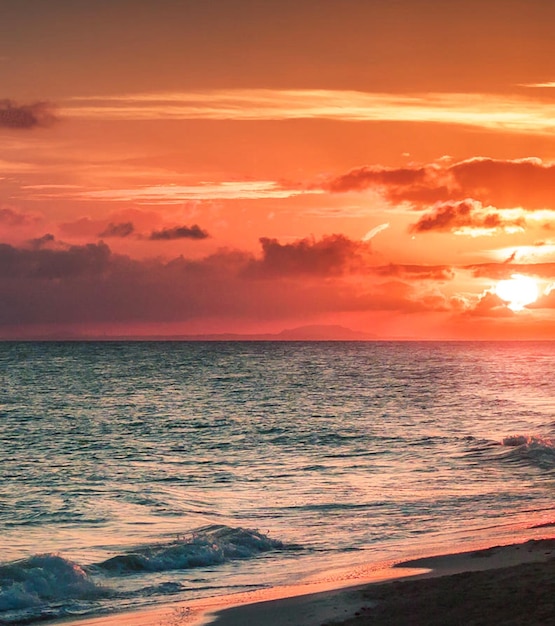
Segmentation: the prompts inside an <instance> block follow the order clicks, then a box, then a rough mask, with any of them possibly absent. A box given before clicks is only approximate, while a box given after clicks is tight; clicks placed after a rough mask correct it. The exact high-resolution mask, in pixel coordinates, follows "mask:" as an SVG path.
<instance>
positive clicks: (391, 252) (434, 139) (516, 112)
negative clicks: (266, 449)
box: [0, 0, 555, 340]
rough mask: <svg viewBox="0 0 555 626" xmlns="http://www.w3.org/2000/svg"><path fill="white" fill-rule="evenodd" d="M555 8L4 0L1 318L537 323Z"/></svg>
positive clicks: (421, 330) (93, 328)
mask: <svg viewBox="0 0 555 626" xmlns="http://www.w3.org/2000/svg"><path fill="white" fill-rule="evenodd" d="M554 24H555V3H553V2H551V1H549V0H490V1H488V2H483V0H480V1H478V0H452V1H451V2H443V1H439V0H436V1H431V0H389V1H387V2H385V1H382V0H379V1H378V0H295V1H291V0H279V1H277V0H276V1H273V0H266V1H262V0H156V1H154V0H150V1H145V0H48V2H45V1H44V0H17V1H15V0H0V86H1V91H0V294H1V298H0V339H16V338H47V339H48V338H80V337H106V338H110V337H152V336H156V337H158V336H168V337H169V336H179V335H206V334H218V333H236V334H260V333H279V332H281V331H282V330H283V329H287V328H295V327H298V326H309V325H340V326H344V327H347V328H350V329H353V330H355V331H360V332H363V333H367V334H368V335H369V336H372V337H375V338H378V339H418V340H452V339H454V340H483V339H555V219H554V218H555V36H554V35H555V26H554ZM515 277H516V278H515ZM529 294H531V295H529Z"/></svg>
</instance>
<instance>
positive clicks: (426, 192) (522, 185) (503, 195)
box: [323, 157, 555, 211]
mask: <svg viewBox="0 0 555 626" xmlns="http://www.w3.org/2000/svg"><path fill="white" fill-rule="evenodd" d="M323 187H324V188H325V189H326V190H328V191H331V192H336V193H340V192H343V193H344V192H348V191H364V190H366V189H372V190H374V191H376V192H377V193H379V194H381V195H382V196H383V197H384V198H385V199H386V200H387V201H388V202H390V203H391V204H400V203H407V204H409V205H410V206H411V207H412V208H413V209H415V210H422V209H423V208H426V207H428V206H429V205H430V204H435V203H437V202H448V201H452V202H456V201H461V200H465V199H467V198H473V199H475V200H478V201H479V202H481V203H482V204H483V205H493V206H497V207H506V208H512V207H522V208H523V209H524V210H528V211H537V210H540V209H547V208H552V209H555V198H554V196H553V193H552V190H553V188H554V187H555V163H544V162H543V161H541V159H537V158H524V159H513V160H502V159H491V158H486V157H477V158H472V159H466V160H464V161H459V162H455V163H453V162H451V161H450V160H448V159H441V160H439V161H438V162H435V163H428V164H424V165H414V166H411V167H403V168H384V167H382V166H377V165H376V166H364V167H359V168H356V169H354V170H351V171H350V172H347V173H346V174H343V175H341V176H337V177H335V178H331V179H329V180H328V181H327V182H326V183H325V184H324V185H323Z"/></svg>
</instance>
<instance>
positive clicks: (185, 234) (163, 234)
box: [148, 224, 210, 241]
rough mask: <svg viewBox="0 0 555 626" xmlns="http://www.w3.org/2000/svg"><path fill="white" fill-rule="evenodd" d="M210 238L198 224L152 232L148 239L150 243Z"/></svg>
mask: <svg viewBox="0 0 555 626" xmlns="http://www.w3.org/2000/svg"><path fill="white" fill-rule="evenodd" d="M208 237H210V235H209V234H208V232H207V231H205V230H203V229H202V228H201V227H200V226H199V225H198V224H193V225H192V226H175V227H173V228H163V229H162V230H153V231H152V232H151V233H150V235H149V237H148V238H149V239H150V240H151V241H161V240H171V239H207V238H208Z"/></svg>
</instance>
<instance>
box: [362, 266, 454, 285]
mask: <svg viewBox="0 0 555 626" xmlns="http://www.w3.org/2000/svg"><path fill="white" fill-rule="evenodd" d="M372 272H373V273H375V274H377V275H378V276H400V277H405V278H410V279H417V280H437V281H448V280H452V279H453V278H454V277H455V272H454V270H453V268H452V267H449V266H448V265H403V264H397V263H390V264H389V265H380V266H376V267H373V268H372Z"/></svg>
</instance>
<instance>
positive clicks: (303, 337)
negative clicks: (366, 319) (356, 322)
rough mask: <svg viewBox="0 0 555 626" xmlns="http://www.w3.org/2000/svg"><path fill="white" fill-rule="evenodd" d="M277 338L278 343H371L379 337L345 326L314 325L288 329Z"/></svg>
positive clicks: (276, 336)
mask: <svg viewBox="0 0 555 626" xmlns="http://www.w3.org/2000/svg"><path fill="white" fill-rule="evenodd" d="M275 338H276V339H277V340H278V341H279V340H282V341H371V340H372V339H377V336H376V335H371V334H369V333H363V332H360V331H357V330H352V329H350V328H345V326H337V325H333V324H331V325H328V324H314V325H311V326H298V327H297V328H286V329H285V330H282V331H281V332H280V333H278V334H277V335H275Z"/></svg>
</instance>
